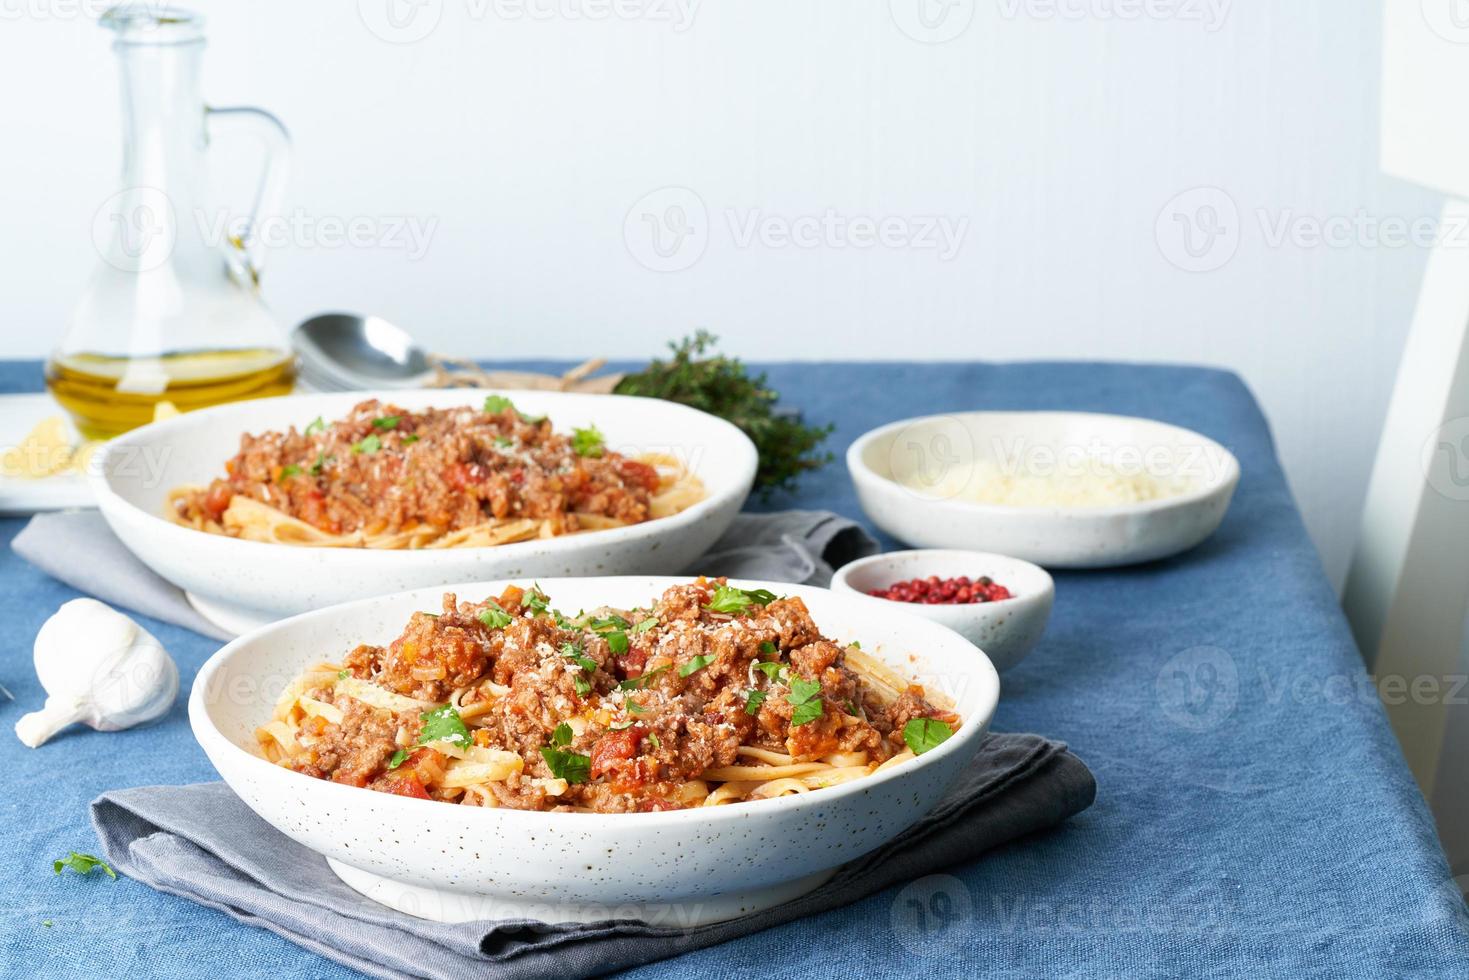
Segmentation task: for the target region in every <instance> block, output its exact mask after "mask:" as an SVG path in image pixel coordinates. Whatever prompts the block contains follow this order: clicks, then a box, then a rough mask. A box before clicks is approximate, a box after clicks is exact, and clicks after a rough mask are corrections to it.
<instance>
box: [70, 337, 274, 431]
mask: <svg viewBox="0 0 1469 980" xmlns="http://www.w3.org/2000/svg"><path fill="white" fill-rule="evenodd" d="M295 380H296V362H295V358H294V357H293V356H292V355H291V353H290V352H289V351H282V350H279V349H266V348H256V349H252V350H225V351H190V352H182V353H173V354H164V355H161V356H158V357H115V356H109V355H104V354H64V355H58V356H56V357H53V358H52V359H51V360H50V361H48V362H47V363H46V387H47V388H48V389H49V390H50V392H51V395H52V397H54V398H55V399H56V400H57V401H58V402H60V403H61V405H62V407H64V408H65V409H66V410H67V411H68V412H70V413H71V416H72V419H73V420H75V422H76V426H77V429H78V430H79V431H80V432H81V433H82V435H84V436H86V437H87V438H89V439H105V438H108V437H110V436H115V435H119V434H120V433H123V432H127V431H128V430H129V429H135V428H137V427H138V426H140V425H145V424H147V423H148V422H151V421H153V411H154V407H155V406H156V405H157V404H158V403H159V402H162V401H167V402H172V403H173V405H174V407H176V408H178V409H179V410H180V411H183V412H187V411H189V410H190V409H195V408H204V407H206V406H209V405H218V404H220V403H222V402H232V401H239V400H241V399H243V398H266V397H269V396H271V395H286V394H290V391H291V388H292V386H293V385H294V384H295Z"/></svg>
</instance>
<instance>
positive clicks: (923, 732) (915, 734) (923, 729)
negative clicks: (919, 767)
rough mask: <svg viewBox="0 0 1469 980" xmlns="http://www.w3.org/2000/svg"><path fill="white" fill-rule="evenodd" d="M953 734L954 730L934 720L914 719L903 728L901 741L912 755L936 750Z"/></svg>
mask: <svg viewBox="0 0 1469 980" xmlns="http://www.w3.org/2000/svg"><path fill="white" fill-rule="evenodd" d="M953 734H954V729H952V728H950V727H949V726H948V725H946V724H944V723H943V722H941V721H938V720H936V719H934V718H914V719H912V720H911V721H909V722H908V724H906V725H904V726H903V741H905V742H907V743H908V748H910V749H912V750H913V754H914V755H922V754H923V753H925V752H927V751H928V750H929V749H936V748H938V747H939V746H940V745H942V744H944V743H945V742H947V741H948V740H949V736H950V735H953Z"/></svg>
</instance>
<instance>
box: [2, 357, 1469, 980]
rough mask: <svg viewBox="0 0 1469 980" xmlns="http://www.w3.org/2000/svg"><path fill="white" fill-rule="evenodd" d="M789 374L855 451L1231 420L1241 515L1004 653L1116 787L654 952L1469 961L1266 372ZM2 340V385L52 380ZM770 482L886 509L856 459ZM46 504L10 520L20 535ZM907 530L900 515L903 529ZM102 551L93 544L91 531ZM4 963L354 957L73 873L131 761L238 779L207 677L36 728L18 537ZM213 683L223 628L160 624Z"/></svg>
mask: <svg viewBox="0 0 1469 980" xmlns="http://www.w3.org/2000/svg"><path fill="white" fill-rule="evenodd" d="M769 374H770V377H771V379H772V381H773V382H774V384H775V385H776V387H777V388H778V389H779V390H781V391H782V392H785V393H786V395H787V402H788V403H789V404H791V405H795V406H798V407H800V408H802V409H804V410H805V411H806V412H807V413H808V414H809V415H810V417H811V418H813V419H830V420H833V421H835V422H836V423H837V431H836V434H835V436H834V437H833V438H832V440H831V448H832V449H833V450H835V451H837V452H838V454H840V452H841V451H842V450H844V449H845V448H846V446H847V445H848V444H849V443H850V442H851V441H852V440H853V439H854V438H855V437H856V436H857V435H858V434H860V433H861V432H863V431H865V430H867V429H869V428H872V427H874V426H876V425H879V424H881V423H884V422H888V421H891V420H893V419H897V418H901V417H905V416H911V415H918V414H924V413H930V412H942V411H952V410H960V409H974V408H1017V409H1033V408H1068V409H1082V410H1094V411H1108V412H1120V413H1127V414H1135V415H1146V416H1152V417H1155V418H1159V419H1163V420H1166V421H1168V422H1173V423H1177V424H1180V425H1184V426H1188V427H1190V428H1193V429H1197V430H1198V431H1200V432H1203V433H1205V434H1206V435H1209V436H1212V437H1213V438H1215V439H1217V440H1219V441H1220V442H1222V443H1223V444H1224V445H1226V446H1228V447H1229V448H1230V449H1231V450H1233V452H1234V453H1235V454H1236V455H1237V456H1238V457H1239V460H1240V463H1241V465H1242V467H1243V470H1244V476H1243V479H1242V480H1241V482H1240V486H1239V491H1238V494H1237V495H1236V497H1235V500H1234V505H1233V507H1232V509H1231V511H1230V513H1229V516H1228V518H1227V519H1226V520H1225V522H1224V525H1223V527H1222V528H1221V529H1220V530H1219V532H1218V533H1217V534H1216V535H1214V537H1213V538H1212V539H1211V540H1209V541H1208V542H1206V543H1205V544H1204V545H1203V546H1201V547H1200V548H1198V549H1196V550H1195V551H1193V552H1192V553H1190V554H1187V555H1184V556H1182V557H1180V558H1177V559H1174V560H1171V561H1166V562H1159V563H1155V564H1151V565H1146V566H1142V567H1137V568H1130V569H1123V570H1118V571H1111V572H1092V573H1071V574H1062V575H1058V576H1057V595H1056V609H1055V613H1054V617H1053V619H1052V621H1051V625H1050V629H1049V631H1048V632H1047V634H1046V638H1045V640H1044V642H1043V643H1042V644H1041V646H1040V647H1039V648H1038V649H1037V650H1036V651H1035V653H1033V654H1032V655H1031V657H1030V658H1029V659H1028V660H1027V661H1026V662H1025V663H1024V664H1022V665H1021V666H1020V667H1019V668H1017V669H1016V670H1014V671H1012V672H1010V673H1008V674H1006V675H1005V678H1004V692H1003V696H1002V700H1001V704H1000V709H999V713H998V715H997V716H996V719H995V726H996V727H997V728H999V729H1003V730H1014V731H1018V730H1027V731H1035V732H1040V733H1043V734H1045V735H1048V736H1051V737H1053V738H1059V739H1064V740H1066V741H1067V742H1069V743H1070V744H1071V746H1072V748H1073V749H1074V750H1075V751H1076V752H1077V754H1078V755H1080V756H1081V757H1082V759H1084V760H1085V761H1086V762H1087V763H1088V764H1089V765H1090V766H1091V767H1092V769H1093V770H1094V771H1095V773H1096V776H1097V782H1098V784H1099V791H1098V796H1097V802H1096V804H1095V805H1094V806H1093V807H1092V808H1091V809H1090V810H1089V811H1087V812H1086V813H1084V814H1082V815H1081V816H1080V817H1079V818H1077V819H1075V820H1073V821H1072V822H1071V823H1070V824H1069V825H1068V826H1066V827H1065V828H1063V829H1061V830H1059V831H1056V832H1053V833H1048V834H1045V835H1041V836H1038V837H1036V838H1034V839H1031V840H1026V841H1023V842H1020V843H1017V844H1014V845H1012V846H1008V847H1005V848H1003V849H1001V850H999V851H996V852H994V853H992V854H990V855H989V856H988V857H987V858H986V859H984V860H982V861H979V862H976V863H973V864H968V865H963V866H958V867H955V868H953V869H952V873H951V874H949V875H940V876H936V877H932V878H927V879H923V880H922V881H919V882H915V883H913V884H912V885H909V886H908V887H906V888H904V889H897V890H893V891H890V892H888V893H884V894H880V895H877V896H874V897H872V898H869V899H868V900H866V901H864V902H862V903H860V904H859V905H856V906H853V907H851V908H847V909H844V910H841V911H838V912H834V913H832V914H829V915H824V916H821V917H818V918H814V919H810V920H807V921H803V922H799V923H795V924H792V925H788V926H785V927H783V928H780V929H774V930H770V931H768V932H765V933H762V934H759V935H756V936H752V937H750V938H747V939H745V940H742V941H740V942H737V943H733V944H730V945H726V946H722V947H717V948H713V949H707V950H703V951H700V952H696V953H691V954H688V955H686V956H683V957H680V958H678V959H675V960H669V961H665V962H662V963H656V964H653V965H650V966H648V967H645V968H643V969H641V970H638V971H634V972H636V973H639V974H641V975H645V976H650V977H652V976H679V975H686V974H697V975H706V976H713V975H723V976H748V975H749V974H750V972H751V970H752V968H754V967H755V966H756V965H757V964H758V966H759V969H760V972H761V973H762V974H766V973H769V974H770V975H787V976H797V975H802V976H806V975H809V976H820V977H823V978H831V977H834V976H835V977H858V976H875V975H882V974H894V973H904V974H909V973H930V974H933V975H936V976H957V975H965V976H977V975H988V976H1037V977H1040V976H1044V977H1063V976H1078V977H1080V976H1098V975H1112V976H1119V975H1127V976H1159V977H1177V976H1200V975H1206V974H1207V975H1210V976H1230V977H1235V976H1238V977H1256V976H1264V975H1274V976H1290V977H1298V976H1307V975H1311V976H1333V977H1336V976H1376V977H1381V976H1407V975H1418V976H1453V975H1457V976H1464V975H1466V973H1469V959H1466V954H1469V940H1466V929H1465V914H1464V908H1463V903H1462V902H1461V901H1459V898H1458V892H1457V890H1456V888H1455V886H1454V883H1453V881H1452V880H1451V879H1450V877H1449V873H1448V870H1447V868H1446V866H1445V863H1444V859H1443V856H1442V853H1441V851H1440V848H1439V845H1438V843H1437V838H1436V837H1435V835H1434V829H1433V824H1432V822H1431V820H1430V818H1429V815H1428V812H1427V809H1426V807H1425V806H1424V803H1423V800H1422V797H1421V796H1420V795H1419V793H1418V790H1417V789H1416V787H1415V786H1414V784H1413V781H1412V779H1411V778H1410V776H1409V774H1408V771H1407V769H1406V768H1405V767H1404V765H1403V761H1402V759H1401V757H1400V755H1399V752H1398V748H1397V745H1396V744H1395V742H1394V741H1393V737H1392V734H1391V733H1390V731H1389V729H1388V727H1387V724H1386V722H1385V720H1384V715H1383V712H1382V710H1381V708H1380V707H1379V705H1378V702H1377V700H1376V698H1375V696H1374V691H1373V688H1372V687H1371V685H1370V684H1369V683H1367V679H1366V676H1365V674H1364V672H1363V668H1362V664H1361V661H1360V659H1359V657H1358V654H1357V651H1356V649H1355V647H1354V646H1353V643H1352V639H1351V637H1350V635H1349V634H1348V632H1347V628H1346V624H1345V622H1344V621H1343V619H1342V615H1341V612H1340V610H1339V609H1338V606H1337V602H1336V598H1335V596H1334V595H1333V594H1332V591H1331V588H1330V587H1329V586H1328V584H1327V581H1326V578H1325V577H1324V575H1323V574H1322V571H1321V568H1320V565H1319V563H1318V561H1317V557H1316V553H1315V551H1314V550H1313V549H1312V546H1311V543H1310V541H1309V540H1308V539H1307V537H1306V532H1305V529H1304V527H1303V526H1302V524H1301V519H1300V515H1299V514H1298V513H1297V511H1296V508H1295V506H1294V504H1293V502H1292V500H1291V496H1290V492H1289V490H1288V489H1287V487H1286V484H1285V479H1284V477H1283V475H1282V473H1281V469H1280V465H1279V463H1278V461H1277V460H1276V458H1275V453H1274V450H1273V447H1272V445H1271V439H1270V434H1269V431H1268V429H1267V426H1266V423H1265V420H1264V418H1263V417H1262V416H1261V413H1260V410H1259V408H1258V407H1257V405H1256V403H1255V401H1254V399H1253V398H1252V397H1251V396H1250V394H1249V392H1248V391H1247V390H1246V388H1245V386H1244V385H1243V384H1242V383H1241V382H1240V381H1239V379H1238V378H1236V377H1235V376H1233V375H1231V374H1227V373H1222V372H1218V371H1213V370H1203V369H1195V368H1178V367H1147V366H1134V365H1091V364H1086V365H1084V364H1011V365H989V364H950V365H900V364H844V365H830V364H821V365H788V364H783V365H773V366H771V367H770V368H769ZM39 381H40V378H39V371H38V369H37V367H36V365H34V364H15V363H11V364H3V363H0V390H8V391H20V390H34V389H36V388H37V387H38V385H39ZM752 506H755V507H766V508H778V507H789V506H803V507H826V508H831V509H834V510H837V511H840V512H842V513H845V514H849V515H852V516H854V517H860V516H861V515H860V513H859V511H858V508H857V505H856V501H855V499H854V496H853V493H852V489H851V486H850V484H849V482H848V479H847V475H846V472H845V468H844V466H843V465H842V464H841V462H840V460H839V461H838V462H837V463H835V464H834V465H832V466H830V467H828V468H827V469H825V470H824V471H822V472H820V473H818V474H815V475H812V476H810V477H807V478H806V479H805V481H804V482H803V484H802V486H801V490H800V492H799V493H798V494H796V495H794V496H791V497H782V498H778V499H775V500H773V501H769V502H766V503H760V502H755V503H753V504H752ZM20 526H21V522H20V521H16V520H7V521H3V522H0V535H3V540H4V542H5V543H8V542H9V540H10V539H11V538H12V537H13V536H14V535H15V533H16V531H17V530H19V528H20ZM889 543H890V542H889ZM76 560H78V561H85V560H86V556H85V555H77V556H76ZM0 570H3V575H4V578H3V582H4V588H3V590H0V616H3V619H4V622H5V623H6V624H7V627H6V633H7V635H8V636H9V639H8V640H6V641H4V643H3V644H0V683H3V684H4V685H5V686H6V687H8V688H9V689H10V690H11V691H12V692H13V693H14V694H15V697H16V701H15V702H13V703H10V702H3V700H0V723H3V726H4V730H3V732H0V771H3V772H4V777H3V783H0V785H3V787H4V791H3V793H0V806H3V813H4V827H5V832H4V833H3V834H0V882H3V885H0V887H3V896H4V906H3V907H4V913H5V914H4V915H3V916H0V974H3V975H7V976H11V975H22V974H34V975H39V976H69V975H85V976H99V975H108V976H135V977H141V976H158V977H214V976H221V975H225V976H238V975H263V974H267V973H268V974H271V975H276V976H290V977H296V976H330V977H336V976H348V975H351V974H350V971H347V970H344V969H342V968H340V967H338V966H336V965H335V964H333V963H330V962H328V961H326V960H323V959H320V958H318V957H316V956H314V955H312V954H310V953H307V952H305V951H303V950H301V949H298V948H296V947H294V946H292V945H290V944H289V943H286V942H285V941H283V940H281V939H279V938H277V937H275V936H274V935H271V934H269V933H267V932H264V931H261V930H255V929H250V928H247V927H245V926H242V925H239V924H237V923H236V922H234V921H233V920H231V919H229V918H227V917H225V916H224V915H221V914H219V913H216V912H211V911H206V910H204V909H202V908H199V907H196V906H194V905H191V904H189V903H188V902H185V901H183V900H180V899H177V898H172V897H169V896H166V895H161V894H157V893H154V892H152V891H150V890H149V889H147V888H145V887H143V886H141V885H138V884H136V883H134V882H131V881H126V880H123V881H118V882H116V883H114V882H110V881H107V880H105V879H102V878H101V877H100V876H99V875H97V874H93V875H92V876H91V877H89V878H86V879H83V878H79V877H77V876H75V875H73V874H71V873H70V872H68V873H67V874H66V875H64V876H61V877H58V876H56V875H53V874H52V872H51V861H52V859H53V858H55V857H58V856H61V855H64V854H65V853H66V852H67V851H69V850H72V849H76V850H80V851H91V850H94V849H95V847H96V840H95V837H94V836H93V834H92V830H91V828H90V826H89V825H88V823H87V803H88V801H90V800H91V799H92V798H93V797H95V796H96V795H97V794H98V793H100V792H102V791H103V790H105V789H111V788H114V787H122V786H133V785H141V784H147V783H182V782H192V781H199V780H207V779H211V778H214V773H213V771H212V770H211V769H210V766H209V763H208V762H207V761H206V760H205V758H204V756H203V754H202V753H201V752H200V751H199V750H198V748H196V747H195V745H194V742H193V740H192V738H191V737H190V734H189V730H188V724H187V720H186V718H185V712H184V701H183V699H182V698H181V699H180V700H179V702H178V704H177V705H175V707H174V710H173V711H172V713H171V714H170V715H169V716H168V717H167V719H166V720H165V721H164V722H162V723H161V724H158V725H155V726H152V727H148V728H144V729H140V730H134V731H129V732H124V733H119V734H110V735H102V734H97V733H94V732H92V731H90V730H87V729H79V730H74V731H73V732H71V733H70V734H68V735H67V736H66V737H64V738H60V739H58V740H56V741H54V742H52V743H51V744H48V745H47V746H45V747H44V748H42V749H39V750H35V751H32V750H28V749H25V748H23V747H21V745H20V744H19V743H18V742H17V741H15V740H14V739H13V738H12V737H11V736H10V734H9V728H10V726H11V725H12V724H13V723H14V721H15V719H16V717H18V716H19V714H20V713H21V712H22V711H24V710H29V709H31V708H34V707H35V706H37V705H38V704H39V703H40V701H41V700H42V693H41V691H40V688H39V686H38V684H37V682H36V679H35V676H34V673H33V671H32V668H31V663H30V642H31V638H32V637H33V636H34V634H35V631H36V629H37V628H38V627H39V626H40V624H41V622H42V621H43V620H44V619H45V618H46V617H47V616H48V615H50V613H51V612H52V611H53V610H54V609H55V607H56V606H57V605H58V604H59V603H60V602H62V601H63V600H65V599H68V598H71V597H72V595H73V593H71V592H70V591H69V590H68V589H65V588H63V587H62V586H60V585H58V584H57V583H55V582H53V581H51V580H49V579H46V578H44V577H43V576H41V575H40V574H39V573H37V572H36V571H34V570H33V569H31V568H30V567H29V566H27V565H25V564H24V563H22V562H21V561H20V560H19V559H17V558H16V557H15V556H14V555H13V554H12V553H11V552H10V551H9V550H8V549H5V550H4V551H3V553H0ZM148 625H149V627H150V628H151V629H154V630H155V631H156V633H157V634H158V636H159V637H160V638H161V639H162V640H163V641H164V643H165V644H166V645H167V646H168V648H169V650H170V651H172V653H173V655H174V657H175V658H176V659H177V660H178V662H179V667H180V670H181V673H182V675H183V676H182V680H183V684H184V687H185V689H186V690H187V687H188V685H189V683H190V682H191V681H192V679H193V675H194V672H195V670H196V669H197V668H198V666H199V665H200V664H201V663H202V662H203V660H204V659H205V658H206V657H207V656H208V655H209V654H210V653H212V652H213V650H214V649H215V644H214V643H212V642H210V641H207V640H204V639H201V638H200V637H198V636H195V635H192V634H189V633H186V632H184V631H182V630H179V629H177V628H173V627H168V626H160V625H158V624H154V623H149V624H148Z"/></svg>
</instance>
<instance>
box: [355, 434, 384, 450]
mask: <svg viewBox="0 0 1469 980" xmlns="http://www.w3.org/2000/svg"><path fill="white" fill-rule="evenodd" d="M381 448H383V441H382V440H381V439H379V438H378V435H377V433H376V432H374V433H373V434H372V435H370V436H368V437H367V438H365V439H363V440H362V441H360V442H354V443H352V451H353V452H354V453H362V454H364V455H366V456H371V455H372V454H373V453H375V452H377V451H378V450H379V449H381Z"/></svg>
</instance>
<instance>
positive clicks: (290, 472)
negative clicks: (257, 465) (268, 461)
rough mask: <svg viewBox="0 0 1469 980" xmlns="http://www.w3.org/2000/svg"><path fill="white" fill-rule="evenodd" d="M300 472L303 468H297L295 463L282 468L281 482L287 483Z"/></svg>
mask: <svg viewBox="0 0 1469 980" xmlns="http://www.w3.org/2000/svg"><path fill="white" fill-rule="evenodd" d="M300 472H301V467H299V466H297V465H296V464H295V463H287V464H286V465H285V466H282V467H281V482H282V483H285V482H286V481H287V480H289V479H290V478H291V477H293V476H295V475H296V474H297V473H300Z"/></svg>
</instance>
